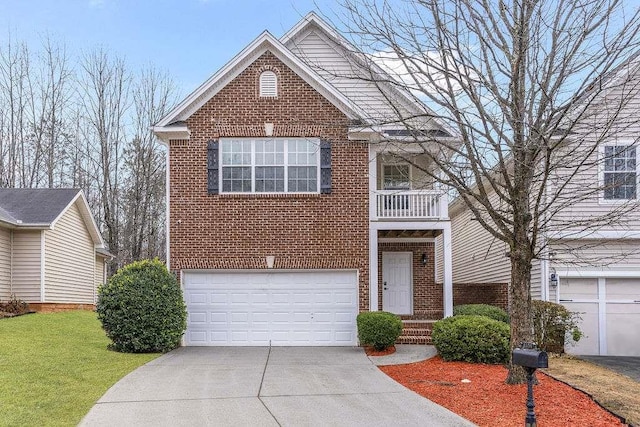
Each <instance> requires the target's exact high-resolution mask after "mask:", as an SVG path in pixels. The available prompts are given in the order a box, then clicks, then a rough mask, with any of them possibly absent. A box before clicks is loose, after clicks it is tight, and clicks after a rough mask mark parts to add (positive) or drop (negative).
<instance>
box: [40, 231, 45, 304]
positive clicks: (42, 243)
mask: <svg viewBox="0 0 640 427" xmlns="http://www.w3.org/2000/svg"><path fill="white" fill-rule="evenodd" d="M44 239H45V230H42V231H40V302H45V286H44V283H45V280H44V274H45V268H44V263H45V255H44V252H45V240H44Z"/></svg>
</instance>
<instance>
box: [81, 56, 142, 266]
mask: <svg viewBox="0 0 640 427" xmlns="http://www.w3.org/2000/svg"><path fill="white" fill-rule="evenodd" d="M81 67H82V74H81V76H80V78H79V92H80V100H81V105H82V109H83V113H84V116H83V118H84V120H85V121H86V123H87V127H86V129H85V132H86V133H85V134H84V135H83V136H84V137H85V138H87V141H91V142H92V143H93V146H92V147H91V148H90V149H89V150H88V151H89V152H91V153H92V154H94V153H95V154H96V155H97V158H96V159H95V166H96V170H95V172H97V176H96V178H97V182H99V183H100V185H99V189H98V192H99V195H100V210H99V212H100V213H101V217H100V220H101V221H100V222H99V223H100V224H102V225H104V228H105V230H104V233H105V234H106V235H105V236H104V237H105V240H106V242H107V244H108V246H109V250H110V251H111V252H112V253H113V254H114V255H115V256H116V259H115V260H114V262H112V263H110V265H109V274H113V273H114V272H115V271H116V269H117V267H118V264H119V262H120V259H119V253H120V243H121V241H120V239H121V236H120V231H121V227H120V224H121V220H122V217H121V214H120V209H121V207H122V203H121V202H122V201H121V173H122V170H121V168H122V161H123V158H122V154H123V150H124V145H125V138H126V135H125V129H126V122H125V119H126V113H127V109H128V108H129V106H130V101H129V85H130V76H129V74H128V73H127V71H126V68H125V63H124V60H123V59H121V58H117V57H113V58H112V57H110V56H109V55H108V54H107V52H106V51H105V50H103V49H96V50H94V51H92V52H90V53H88V54H86V55H85V56H84V57H83V59H82V62H81Z"/></svg>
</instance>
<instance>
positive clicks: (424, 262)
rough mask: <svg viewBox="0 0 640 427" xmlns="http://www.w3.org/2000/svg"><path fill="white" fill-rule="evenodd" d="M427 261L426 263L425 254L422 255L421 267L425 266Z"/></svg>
mask: <svg viewBox="0 0 640 427" xmlns="http://www.w3.org/2000/svg"><path fill="white" fill-rule="evenodd" d="M427 261H428V258H427V254H426V253H425V254H422V265H427Z"/></svg>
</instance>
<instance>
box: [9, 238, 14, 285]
mask: <svg viewBox="0 0 640 427" xmlns="http://www.w3.org/2000/svg"><path fill="white" fill-rule="evenodd" d="M11 295H13V230H10V231H9V296H11Z"/></svg>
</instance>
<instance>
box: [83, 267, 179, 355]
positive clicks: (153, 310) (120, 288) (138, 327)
mask: <svg viewBox="0 0 640 427" xmlns="http://www.w3.org/2000/svg"><path fill="white" fill-rule="evenodd" d="M96 311H97V312H98V319H99V320H100V322H102V327H103V328H104V330H105V332H106V333H107V336H108V337H109V338H110V339H111V341H113V344H111V345H110V347H111V348H112V349H114V350H116V351H121V352H124V353H150V352H166V351H169V350H171V349H173V348H175V347H177V346H178V345H179V344H180V338H181V337H182V334H183V333H184V331H185V329H186V327H187V310H186V306H185V304H184V300H183V299H182V290H181V289H180V286H179V285H178V283H177V281H176V279H175V277H173V275H172V274H171V273H169V271H168V270H167V268H166V267H165V265H164V264H163V263H162V262H160V260H158V259H157V258H156V259H154V260H144V261H137V262H133V263H131V264H129V265H127V266H125V267H123V268H121V269H120V270H118V272H117V273H116V274H114V275H113V277H111V279H109V281H108V282H107V283H106V284H105V285H103V286H100V288H99V289H98V303H97V304H96Z"/></svg>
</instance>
